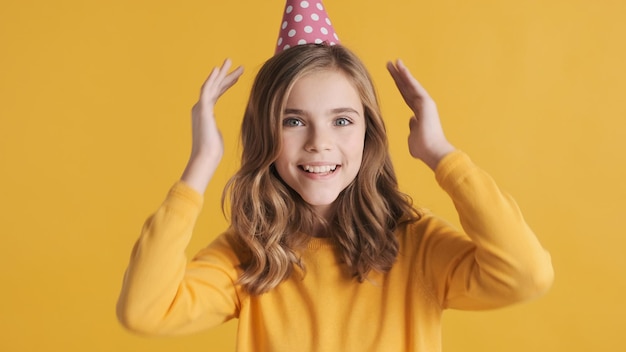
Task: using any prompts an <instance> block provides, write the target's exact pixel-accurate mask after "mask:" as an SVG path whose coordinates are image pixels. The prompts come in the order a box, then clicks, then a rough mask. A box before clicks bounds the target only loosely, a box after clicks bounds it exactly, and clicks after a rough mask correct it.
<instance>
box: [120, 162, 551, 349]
mask: <svg viewBox="0 0 626 352" xmlns="http://www.w3.org/2000/svg"><path fill="white" fill-rule="evenodd" d="M435 174H436V178H437V181H438V182H439V184H440V185H441V187H442V188H443V189H444V190H445V191H446V192H447V193H448V194H449V195H450V197H451V198H452V200H453V202H454V204H455V206H456V209H457V211H458V214H459V217H460V220H461V224H462V226H463V229H464V232H461V231H458V230H457V229H455V228H453V227H452V226H450V225H449V224H448V223H446V222H445V221H442V220H441V219H439V218H437V217H435V216H433V215H430V214H427V215H425V216H424V217H423V218H422V219H421V220H419V221H418V222H416V223H414V224H411V225H408V226H406V227H404V228H401V229H398V231H397V236H398V238H399V242H400V253H399V255H398V259H397V262H396V263H395V265H394V266H393V268H392V269H391V271H389V272H388V273H386V274H380V273H372V274H370V279H369V281H366V282H364V283H358V282H357V281H356V280H354V279H351V278H350V277H349V276H347V275H346V274H345V270H342V268H341V264H339V262H338V260H337V258H338V257H337V255H336V253H335V250H336V249H335V245H334V244H333V241H332V240H330V239H319V238H314V239H312V240H311V242H310V243H309V245H308V248H307V250H306V251H303V253H302V259H303V261H304V263H305V265H306V268H307V271H306V275H305V276H304V278H301V277H299V276H298V275H294V276H293V277H292V278H290V279H288V280H287V281H285V282H283V283H281V284H280V285H279V286H278V287H277V288H275V289H274V290H272V291H271V292H269V293H266V294H264V295H260V296H250V295H248V294H247V293H246V292H244V291H243V290H242V289H241V288H240V287H239V286H238V285H236V284H235V283H236V280H237V277H238V275H239V273H240V271H239V269H238V268H237V265H238V260H237V256H236V255H235V253H234V252H233V251H232V249H231V247H230V246H229V244H228V242H227V241H226V239H225V236H226V234H223V235H222V236H220V237H218V238H217V239H216V240H215V241H214V242H213V243H211V244H210V245H209V246H208V247H207V248H206V249H203V250H201V251H200V252H199V253H198V254H197V255H196V256H195V257H194V259H193V260H192V261H191V262H188V260H187V258H186V257H185V248H186V246H187V244H188V242H189V240H190V238H191V234H192V230H193V227H194V223H195V220H196V218H197V216H198V213H199V211H200V209H201V206H202V197H201V195H199V194H197V193H196V192H194V191H193V190H192V189H191V188H189V187H188V186H186V185H185V184H183V183H178V184H176V185H175V186H174V187H173V188H172V189H171V190H170V192H169V194H168V196H167V198H166V200H165V202H164V203H163V204H162V205H161V207H160V208H159V210H158V211H157V212H156V213H155V214H154V215H153V216H152V217H150V218H149V219H148V220H147V221H146V223H145V226H144V228H143V232H142V234H141V237H140V238H139V240H138V241H137V243H136V245H135V247H134V249H133V252H132V256H131V260H130V264H129V266H128V269H127V272H126V275H125V278H124V284H123V288H122V292H121V295H120V298H119V302H118V317H119V319H120V321H121V322H122V324H124V326H126V327H127V328H129V329H131V330H133V331H136V332H141V333H147V334H159V335H174V334H184V333H190V332H194V331H199V330H203V329H206V328H210V327H212V326H215V325H218V324H220V323H223V322H225V321H227V320H229V319H232V318H238V319H239V329H238V335H237V350H238V351H324V352H328V351H428V352H433V351H441V316H442V312H443V310H444V309H446V308H457V309H470V310H472V309H487V308H495V307H501V306H505V305H508V304H512V303H515V302H519V301H522V300H528V299H532V298H534V297H536V296H538V295H540V294H542V293H543V292H545V291H546V290H547V289H548V288H549V286H550V284H551V283H552V279H553V271H552V265H551V261H550V256H549V254H548V253H547V252H546V251H545V250H544V249H543V248H542V247H541V245H540V243H539V242H538V240H537V238H536V237H535V235H534V234H533V232H532V231H531V230H530V228H529V227H528V226H527V224H526V223H525V222H524V219H523V218H522V215H521V213H520V211H519V209H518V207H517V206H516V204H515V202H514V201H513V199H511V198H510V197H509V196H507V195H506V194H503V193H502V192H501V191H500V190H499V189H498V187H497V186H496V184H495V183H494V182H493V180H492V179H491V177H490V176H489V175H487V174H486V173H485V172H484V171H482V170H481V169H479V168H478V167H476V166H475V165H474V164H473V163H472V162H471V161H470V159H469V158H468V157H467V156H466V155H465V154H464V153H462V152H460V151H457V152H454V153H452V154H450V155H448V156H447V157H445V158H444V160H442V161H441V163H440V164H439V166H438V167H437V170H436V173H435Z"/></svg>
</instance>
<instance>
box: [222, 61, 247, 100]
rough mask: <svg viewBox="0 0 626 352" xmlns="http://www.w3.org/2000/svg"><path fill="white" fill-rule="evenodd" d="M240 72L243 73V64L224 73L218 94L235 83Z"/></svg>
mask: <svg viewBox="0 0 626 352" xmlns="http://www.w3.org/2000/svg"><path fill="white" fill-rule="evenodd" d="M242 74H243V66H239V67H237V68H236V69H235V70H233V71H232V72H230V73H229V74H228V75H226V77H225V78H224V80H223V81H222V82H221V85H220V92H219V95H220V96H221V95H222V94H224V92H226V91H227V90H228V89H230V87H232V86H233V85H234V84H235V83H237V81H238V80H239V77H241V75H242Z"/></svg>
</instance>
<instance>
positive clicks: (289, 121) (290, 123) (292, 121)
mask: <svg viewBox="0 0 626 352" xmlns="http://www.w3.org/2000/svg"><path fill="white" fill-rule="evenodd" d="M302 125H303V123H302V121H300V120H299V119H297V118H295V117H287V118H285V119H284V120H283V126H285V127H298V126H302Z"/></svg>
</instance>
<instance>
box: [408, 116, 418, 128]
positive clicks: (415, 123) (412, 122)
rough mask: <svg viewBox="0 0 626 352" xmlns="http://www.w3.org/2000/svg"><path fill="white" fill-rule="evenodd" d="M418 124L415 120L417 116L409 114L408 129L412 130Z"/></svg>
mask: <svg viewBox="0 0 626 352" xmlns="http://www.w3.org/2000/svg"><path fill="white" fill-rule="evenodd" d="M417 126H418V121H417V117H415V116H411V118H410V119H409V130H411V131H412V130H413V129H415V128H417Z"/></svg>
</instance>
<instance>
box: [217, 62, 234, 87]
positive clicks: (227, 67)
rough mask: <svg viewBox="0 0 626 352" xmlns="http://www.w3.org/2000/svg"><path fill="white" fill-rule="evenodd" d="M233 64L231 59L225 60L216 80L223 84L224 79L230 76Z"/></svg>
mask: <svg viewBox="0 0 626 352" xmlns="http://www.w3.org/2000/svg"><path fill="white" fill-rule="evenodd" d="M232 64H233V62H232V61H231V60H230V59H228V58H227V59H225V60H224V62H223V63H222V66H221V67H220V68H219V70H218V74H217V77H215V80H216V81H217V82H222V81H223V80H224V77H226V75H227V74H228V70H230V67H231V66H232Z"/></svg>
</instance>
